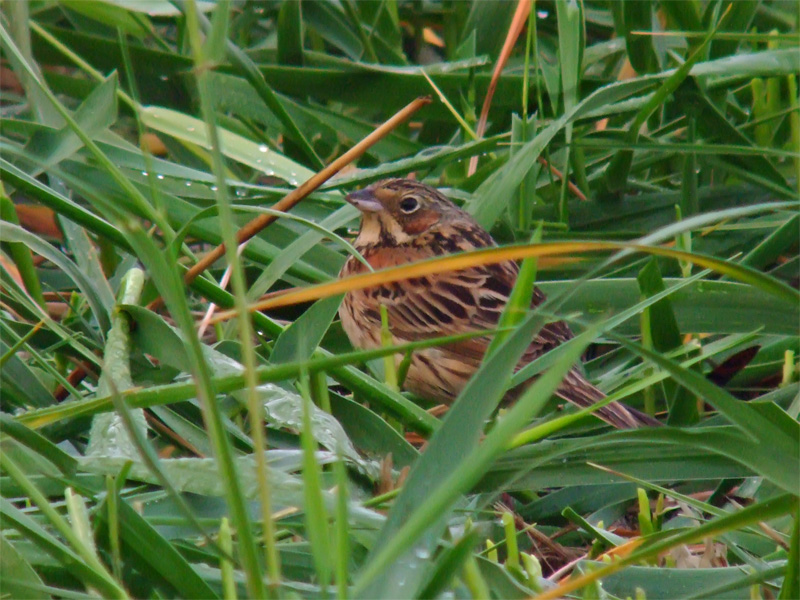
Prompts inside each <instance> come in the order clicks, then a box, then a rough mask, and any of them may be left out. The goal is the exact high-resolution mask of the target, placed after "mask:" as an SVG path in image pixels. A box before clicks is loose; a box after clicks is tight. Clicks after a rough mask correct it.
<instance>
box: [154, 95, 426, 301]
mask: <svg viewBox="0 0 800 600" xmlns="http://www.w3.org/2000/svg"><path fill="white" fill-rule="evenodd" d="M430 102H431V99H430V97H428V96H425V97H421V98H417V99H416V100H414V101H413V102H411V103H410V104H408V105H407V106H405V107H404V108H402V109H401V110H400V111H398V112H397V113H395V115H394V116H392V117H391V118H390V119H389V120H388V121H386V122H385V123H383V124H382V125H381V126H380V127H378V128H377V129H375V130H374V131H373V132H372V133H370V134H369V135H368V136H367V137H365V138H364V139H363V140H361V141H360V142H359V143H358V144H356V145H355V146H353V147H352V148H350V150H348V151H347V152H345V153H344V154H342V155H341V156H340V157H339V158H337V159H336V160H334V161H333V162H332V163H331V164H329V165H328V166H327V167H325V168H324V169H322V170H321V171H319V172H318V173H315V174H314V175H313V176H312V177H311V178H309V179H308V180H307V181H305V182H304V183H303V184H302V185H300V186H299V187H297V188H295V189H294V190H292V191H291V192H289V193H288V194H286V195H285V196H284V197H283V198H282V199H281V200H279V201H278V202H276V203H275V204H274V205H273V206H272V207H271V208H272V210H275V211H281V212H285V211H288V210H290V209H291V208H292V207H293V206H294V205H296V204H297V203H298V202H300V201H301V200H302V199H303V198H305V197H306V196H308V195H309V194H310V193H311V192H313V191H314V190H316V189H317V188H318V187H319V186H321V185H322V184H323V183H325V182H326V181H328V179H330V178H331V177H333V176H334V175H336V173H338V172H339V171H341V170H342V169H343V168H344V167H346V166H347V165H349V164H350V163H351V162H353V161H354V160H356V159H358V158H359V157H360V156H361V155H362V154H364V153H365V152H366V151H367V150H368V149H369V148H371V147H372V146H374V145H375V144H376V143H378V142H379V141H380V140H382V139H383V138H384V137H386V136H387V135H388V134H389V133H391V132H392V131H393V130H394V129H395V128H396V127H397V126H398V125H400V124H401V123H403V122H405V121H406V120H408V119H409V118H410V117H411V115H413V114H414V113H415V112H417V111H418V110H419V109H420V108H422V107H423V106H425V105H426V104H429V103H430ZM275 219H277V217H276V216H275V215H267V214H263V215H259V216H257V217H256V218H255V219H253V220H252V221H250V222H249V223H248V224H247V225H245V226H243V227H242V228H241V229H240V230H239V231H238V232H237V233H236V242H237V244H242V243H244V242H246V241H247V240H249V239H250V238H252V237H254V236H255V235H257V234H258V233H259V232H260V231H261V230H262V229H264V228H265V227H267V226H269V225H270V223H272V222H273V221H275ZM224 254H225V244H220V245H219V246H217V247H216V248H214V249H213V250H212V251H211V252H209V253H208V254H206V255H205V256H204V257H203V258H202V259H200V260H199V261H198V262H197V263H196V264H195V265H194V266H193V267H192V268H191V269H189V270H188V271H187V272H186V274H185V275H184V276H183V280H184V281H185V282H186V284H187V285H188V284H190V283H191V282H192V281H194V280H195V279H196V278H197V276H198V275H200V273H202V272H203V271H205V270H206V269H207V268H208V267H210V266H211V265H212V264H214V263H215V262H216V261H217V260H218V259H219V258H221V257H222V256H223V255H224ZM160 303H161V298H157V299H156V300H154V301H153V302H151V303H150V306H149V307H148V308H150V309H151V310H152V309H153V308H155V307H156V306H158V305H159V304H160Z"/></svg>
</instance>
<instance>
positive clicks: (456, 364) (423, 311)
mask: <svg viewBox="0 0 800 600" xmlns="http://www.w3.org/2000/svg"><path fill="white" fill-rule="evenodd" d="M347 201H348V202H350V204H352V205H353V206H355V207H356V208H357V209H358V210H360V211H361V217H362V218H361V229H360V230H359V233H358V237H357V238H356V241H355V247H356V249H357V250H358V251H359V253H361V255H362V256H363V257H364V258H365V259H366V260H367V262H369V264H370V265H372V267H373V268H375V269H382V268H385V267H393V266H398V265H402V264H406V263H411V262H416V261H420V260H425V259H426V258H432V257H434V256H442V255H445V254H450V253H454V252H463V251H467V250H474V249H476V248H485V247H488V246H495V245H496V244H495V241H494V240H493V239H492V237H491V236H490V235H489V234H488V233H487V232H486V230H484V229H483V228H482V227H481V226H480V225H478V223H477V222H476V221H475V220H474V219H473V218H472V217H471V216H470V215H468V214H467V213H466V212H464V211H463V210H461V209H460V208H458V207H457V206H456V205H455V204H453V203H452V202H451V201H450V200H448V199H447V198H446V197H445V196H444V195H442V194H441V192H439V191H438V190H436V189H435V188H432V187H430V186H428V185H425V184H423V183H419V182H416V181H412V180H409V179H388V180H385V181H380V182H378V183H376V184H373V185H371V186H370V187H368V188H366V189H364V190H361V191H357V192H353V193H352V194H350V195H348V196H347ZM365 270H366V267H365V266H364V265H363V264H362V263H361V262H359V261H358V260H356V259H355V258H354V257H352V256H351V257H350V258H348V260H347V262H346V263H345V264H344V267H342V271H341V273H340V274H339V276H340V277H346V276H348V275H355V274H358V273H362V272H364V271H365ZM518 271H519V267H518V266H517V263H515V262H513V261H508V262H502V263H498V264H494V265H487V266H480V267H471V268H469V269H464V270H461V271H456V272H449V273H443V274H439V275H432V276H428V277H420V278H417V279H410V280H408V281H401V282H398V283H389V284H386V285H381V286H378V287H373V288H368V289H364V290H358V291H353V292H349V293H348V294H347V295H346V296H345V298H344V301H343V302H342V305H341V307H340V308H339V316H340V318H341V320H342V326H343V327H344V330H345V332H346V333H347V336H348V337H349V338H350V341H351V342H352V344H353V345H354V346H355V347H357V348H377V347H380V346H381V317H380V305H381V304H383V305H384V306H386V310H387V313H388V317H389V330H390V331H391V333H392V337H393V338H394V342H395V343H397V344H402V343H408V342H413V341H419V340H423V339H429V338H435V337H440V336H446V335H455V334H459V333H465V332H468V331H477V330H483V329H493V328H495V327H496V326H497V323H498V321H499V319H500V315H501V313H502V312H503V308H504V307H505V305H506V302H507V301H508V297H509V295H510V294H511V290H512V288H513V287H514V283H515V281H516V279H517V273H518ZM544 299H545V296H544V294H542V292H541V291H540V290H539V289H538V288H535V289H534V291H533V299H532V302H531V306H532V307H536V306H538V305H539V304H541V303H542V302H543V301H544ZM572 337H573V335H572V331H570V329H569V327H568V326H567V324H566V323H565V322H564V321H555V322H553V323H548V324H547V325H545V326H544V327H543V328H542V329H541V330H540V331H539V334H538V335H537V336H536V338H535V339H534V340H533V341H532V342H531V344H530V346H529V347H528V349H527V350H526V351H525V354H523V356H522V358H521V359H520V361H519V363H518V364H517V370H518V369H520V368H522V367H523V366H524V365H526V364H528V363H529V362H531V361H533V360H534V359H536V358H538V357H539V356H541V355H542V354H544V353H545V352H547V351H548V350H551V349H553V348H555V347H556V346H558V345H559V344H561V343H562V342H565V341H567V340H569V339H570V338H572ZM489 342H490V338H489V337H476V338H471V339H469V340H465V341H461V342H457V343H451V344H447V345H443V346H437V347H433V348H427V349H425V350H419V351H416V352H414V354H413V355H412V358H411V364H410V366H409V369H408V373H407V375H406V379H405V382H404V387H405V388H406V389H407V390H409V391H411V392H413V393H415V394H417V395H419V396H423V397H425V398H429V399H431V400H436V401H439V402H444V403H448V404H449V403H452V402H453V400H455V398H456V396H458V394H459V393H460V392H461V390H462V389H463V388H464V386H465V385H466V383H467V381H468V380H469V378H470V377H471V376H472V374H473V373H475V371H476V370H477V369H478V367H479V366H480V363H481V360H482V359H483V355H484V353H485V352H486V349H487V348H488V347H489ZM401 359H402V357H401V356H400V355H398V356H397V359H396V360H397V362H398V364H399V362H400V360H401ZM518 393H519V390H510V391H509V392H508V394H507V397H506V399H507V400H511V399H513V398H514V397H515V396H517V395H518ZM556 394H557V395H558V396H559V397H561V398H563V399H565V400H568V401H570V402H573V403H575V404H577V405H578V406H589V405H591V404H593V403H595V402H597V401H598V400H601V399H603V398H605V395H604V394H603V392H601V391H600V390H598V389H597V388H596V387H594V386H593V385H592V384H590V383H589V382H588V381H586V379H585V378H584V377H583V375H581V373H580V372H579V371H578V370H577V369H573V370H571V371H570V372H569V374H568V375H567V377H566V378H565V379H564V381H563V382H562V384H561V386H560V387H559V388H558V390H557V392H556ZM597 414H598V416H599V417H601V418H602V419H603V420H605V421H607V422H608V423H610V424H611V425H614V426H615V427H620V428H629V427H637V426H640V425H642V424H655V423H657V422H656V421H655V420H654V419H652V418H650V417H648V416H646V415H644V414H642V413H639V412H638V411H635V410H633V409H629V408H627V407H625V406H623V405H620V404H617V403H612V404H609V405H608V406H605V407H603V408H601V409H600V410H598V412H597Z"/></svg>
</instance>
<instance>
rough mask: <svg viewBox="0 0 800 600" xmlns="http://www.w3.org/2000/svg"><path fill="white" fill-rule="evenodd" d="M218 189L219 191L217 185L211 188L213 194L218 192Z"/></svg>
mask: <svg viewBox="0 0 800 600" xmlns="http://www.w3.org/2000/svg"><path fill="white" fill-rule="evenodd" d="M218 189H219V188H218V187H217V186H215V185H212V186H211V191H212V192H216V191H217V190H218Z"/></svg>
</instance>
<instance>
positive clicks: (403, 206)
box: [400, 196, 419, 215]
mask: <svg viewBox="0 0 800 600" xmlns="http://www.w3.org/2000/svg"><path fill="white" fill-rule="evenodd" d="M418 208H419V200H417V199H416V198H414V196H406V197H405V198H403V199H402V200H400V210H402V211H403V212H404V213H406V214H407V215H410V214H411V213H413V212H414V211H415V210H417V209H418Z"/></svg>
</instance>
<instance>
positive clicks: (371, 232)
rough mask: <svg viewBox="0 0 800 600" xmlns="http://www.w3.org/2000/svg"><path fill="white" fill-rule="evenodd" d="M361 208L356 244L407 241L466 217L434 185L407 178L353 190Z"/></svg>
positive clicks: (351, 197) (352, 199) (355, 203)
mask: <svg viewBox="0 0 800 600" xmlns="http://www.w3.org/2000/svg"><path fill="white" fill-rule="evenodd" d="M347 201H348V202H349V203H350V204H352V205H353V206H355V207H356V208H357V209H358V210H360V211H361V229H360V231H359V234H358V239H357V240H356V243H357V245H358V246H361V247H364V246H374V245H400V244H407V243H409V242H410V241H412V240H414V239H415V238H417V237H419V236H420V235H423V234H425V233H426V232H428V231H430V230H432V229H435V228H437V227H440V226H442V225H443V224H446V223H449V222H452V221H454V220H460V219H464V218H467V219H468V218H469V217H467V215H466V213H464V212H463V211H462V210H461V209H459V208H458V207H457V206H456V205H455V204H453V203H452V202H451V201H450V200H448V199H447V198H446V197H445V196H444V195H442V193H441V192H439V191H438V190H437V189H435V188H432V187H431V186H429V185H425V184H424V183H419V182H418V181H413V180H411V179H386V180H383V181H379V182H378V183H374V184H372V185H371V186H369V187H367V188H365V189H363V190H359V191H357V192H353V193H351V194H349V195H348V196H347Z"/></svg>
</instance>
